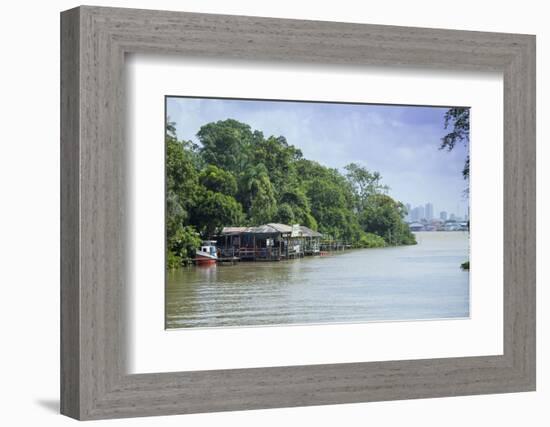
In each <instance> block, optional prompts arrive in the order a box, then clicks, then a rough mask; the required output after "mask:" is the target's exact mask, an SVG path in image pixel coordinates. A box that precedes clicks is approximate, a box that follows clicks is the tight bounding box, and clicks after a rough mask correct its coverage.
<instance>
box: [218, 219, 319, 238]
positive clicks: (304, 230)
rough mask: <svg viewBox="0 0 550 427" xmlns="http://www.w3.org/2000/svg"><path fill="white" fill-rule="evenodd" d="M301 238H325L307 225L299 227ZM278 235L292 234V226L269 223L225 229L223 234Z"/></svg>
mask: <svg viewBox="0 0 550 427" xmlns="http://www.w3.org/2000/svg"><path fill="white" fill-rule="evenodd" d="M298 228H299V232H300V235H301V236H305V237H323V235H322V234H321V233H319V232H318V231H315V230H312V229H311V228H308V227H306V226H305V225H300V226H298ZM244 233H253V234H276V233H292V226H291V225H287V224H279V223H274V222H273V223H269V224H263V225H258V226H256V227H223V229H222V232H221V234H222V235H224V234H244Z"/></svg>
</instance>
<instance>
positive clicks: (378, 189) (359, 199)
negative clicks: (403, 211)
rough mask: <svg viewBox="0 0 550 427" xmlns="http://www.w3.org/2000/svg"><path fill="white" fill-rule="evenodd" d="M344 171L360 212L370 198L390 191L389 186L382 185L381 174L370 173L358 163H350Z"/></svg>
mask: <svg viewBox="0 0 550 427" xmlns="http://www.w3.org/2000/svg"><path fill="white" fill-rule="evenodd" d="M344 169H345V170H346V178H347V179H348V181H349V182H350V184H351V186H352V188H353V190H354V193H355V198H356V204H357V209H358V210H359V211H361V210H363V209H364V207H365V205H366V203H367V200H368V198H369V197H370V196H372V195H374V194H381V193H385V192H387V191H388V190H389V187H388V186H387V185H383V184H382V183H381V181H382V176H381V175H380V173H379V172H370V171H369V170H367V169H366V168H365V167H363V166H360V165H358V164H357V163H350V164H348V165H347V166H345V167H344Z"/></svg>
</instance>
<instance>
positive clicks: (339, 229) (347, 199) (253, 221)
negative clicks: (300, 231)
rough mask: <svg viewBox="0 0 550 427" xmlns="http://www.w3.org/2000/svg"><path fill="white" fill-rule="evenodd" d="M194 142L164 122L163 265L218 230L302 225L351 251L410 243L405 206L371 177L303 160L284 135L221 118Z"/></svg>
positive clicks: (181, 259) (184, 258) (175, 262)
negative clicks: (180, 137) (274, 224)
mask: <svg viewBox="0 0 550 427" xmlns="http://www.w3.org/2000/svg"><path fill="white" fill-rule="evenodd" d="M197 137H198V140H199V141H200V144H195V143H193V142H191V141H179V140H178V139H177V137H176V129H175V124H174V123H171V122H168V123H167V125H166V233H167V236H166V237H167V251H168V253H167V262H168V265H169V266H170V267H177V266H179V265H181V264H185V263H186V262H188V260H189V258H191V257H193V256H194V251H195V249H196V248H197V247H198V246H199V245H200V242H201V239H207V238H210V237H212V236H214V235H216V233H218V232H219V231H220V230H221V228H222V227H224V226H254V225H261V224H266V223H270V222H279V223H284V224H300V225H305V226H307V227H309V228H311V229H313V230H318V231H319V232H321V233H323V235H324V236H325V238H326V239H327V240H328V239H332V240H339V241H344V242H346V243H349V244H351V245H353V246H354V247H380V246H387V245H392V246H393V245H410V244H415V243H416V240H415V237H414V235H413V234H412V233H411V232H410V230H409V228H408V226H407V224H406V223H405V222H404V220H403V218H404V217H405V215H406V209H405V207H404V205H403V204H402V203H400V202H398V201H396V200H394V199H392V198H391V197H390V196H388V195H387V190H388V187H387V186H385V185H383V184H382V177H381V176H380V174H379V173H377V172H370V171H368V170H367V169H365V168H364V167H362V166H360V165H358V164H355V163H351V164H349V165H347V166H345V167H344V168H343V172H340V171H338V170H337V169H332V168H328V167H326V166H323V165H321V164H319V163H317V162H315V161H311V160H308V159H305V158H304V157H303V155H302V152H301V151H300V150H299V149H298V148H296V147H294V146H293V145H289V144H288V142H287V141H286V139H285V138H284V137H283V136H278V137H275V136H269V137H265V136H264V135H263V133H262V132H260V131H257V130H252V129H251V128H250V126H248V125H247V124H245V123H241V122H238V121H236V120H232V119H228V120H224V121H218V122H216V123H208V124H206V125H204V126H202V127H201V128H200V130H199V131H198V133H197Z"/></svg>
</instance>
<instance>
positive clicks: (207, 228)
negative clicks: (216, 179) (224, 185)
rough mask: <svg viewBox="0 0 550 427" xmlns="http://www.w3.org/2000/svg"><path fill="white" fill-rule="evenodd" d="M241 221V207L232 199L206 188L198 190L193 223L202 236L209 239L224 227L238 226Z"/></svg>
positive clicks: (242, 218)
mask: <svg viewBox="0 0 550 427" xmlns="http://www.w3.org/2000/svg"><path fill="white" fill-rule="evenodd" d="M243 221H244V216H243V210H242V206H241V204H240V203H239V202H237V201H236V200H235V198H234V197H232V196H228V195H226V194H222V193H216V192H214V191H211V190H208V189H206V188H202V189H201V190H200V194H199V196H198V201H197V205H196V206H195V210H194V215H193V222H194V224H196V226H197V228H198V229H199V230H200V231H201V233H202V234H203V236H205V237H211V236H213V235H214V234H216V233H218V232H219V231H221V229H222V228H223V227H224V226H239V225H241V224H242V222H243Z"/></svg>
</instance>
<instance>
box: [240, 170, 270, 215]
mask: <svg viewBox="0 0 550 427" xmlns="http://www.w3.org/2000/svg"><path fill="white" fill-rule="evenodd" d="M239 201H241V203H242V204H243V206H244V208H245V211H246V212H247V215H248V218H249V221H250V223H251V224H263V223H267V222H271V221H272V220H273V219H274V217H275V213H276V211H277V201H276V199H275V190H274V189H273V185H272V184H271V180H270V179H269V174H268V172H267V169H266V167H265V166H264V165H263V164H262V163H260V164H258V165H249V167H248V168H247V169H246V171H245V172H244V174H243V176H242V179H241V184H240V188H239Z"/></svg>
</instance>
